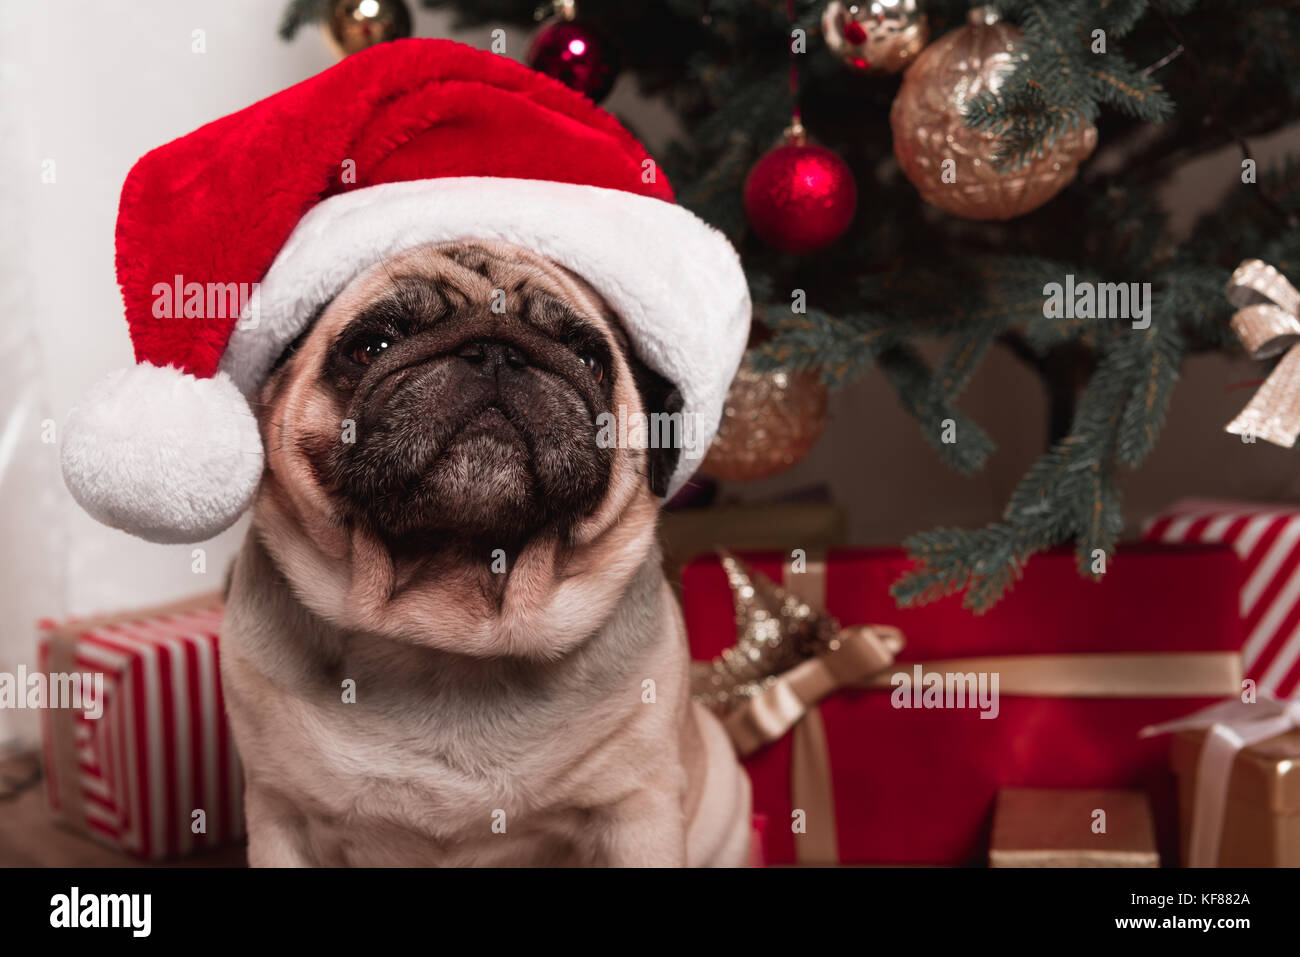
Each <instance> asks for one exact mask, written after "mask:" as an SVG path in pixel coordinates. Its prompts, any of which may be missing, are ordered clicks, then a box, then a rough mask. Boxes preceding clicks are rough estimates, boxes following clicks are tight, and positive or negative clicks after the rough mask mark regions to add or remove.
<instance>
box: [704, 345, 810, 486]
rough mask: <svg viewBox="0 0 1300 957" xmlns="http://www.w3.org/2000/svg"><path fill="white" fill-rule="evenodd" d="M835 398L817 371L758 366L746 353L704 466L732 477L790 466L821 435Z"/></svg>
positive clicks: (768, 472)
mask: <svg viewBox="0 0 1300 957" xmlns="http://www.w3.org/2000/svg"><path fill="white" fill-rule="evenodd" d="M829 404H830V396H829V392H828V390H827V388H826V386H825V384H824V383H823V382H822V381H821V377H820V376H819V375H818V374H817V373H816V372H814V371H801V372H786V371H779V372H758V371H757V370H755V369H754V366H753V363H751V362H750V360H749V357H748V356H746V357H745V361H744V362H742V363H741V365H740V370H739V371H738V372H737V373H736V378H735V379H733V380H732V383H731V388H730V390H729V391H728V392H727V401H726V404H725V405H724V407H723V410H722V423H721V425H720V426H719V427H718V435H717V438H715V439H714V440H713V445H711V446H710V447H709V454H708V455H707V456H705V458H704V462H703V464H701V466H700V471H702V472H704V473H705V474H706V475H712V476H713V477H714V478H717V479H722V480H723V481H727V482H750V481H754V480H756V479H762V478H768V477H769V476H772V475H776V474H778V473H780V472H783V471H785V470H786V469H788V468H790V467H791V466H792V465H795V464H796V463H798V462H799V461H801V460H802V459H803V457H804V456H805V455H807V454H808V452H809V450H810V449H811V448H812V447H813V445H814V444H815V443H816V442H817V440H818V439H819V438H821V434H822V432H824V431H825V430H826V421H827V408H828V406H829Z"/></svg>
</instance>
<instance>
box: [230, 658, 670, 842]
mask: <svg viewBox="0 0 1300 957" xmlns="http://www.w3.org/2000/svg"><path fill="white" fill-rule="evenodd" d="M231 667H232V668H236V669H239V668H240V664H239V662H238V661H237V659H234V658H233V657H232V661H231ZM246 667H247V666H246ZM331 671H332V672H333V676H334V677H337V675H339V674H349V675H356V676H357V677H356V678H353V679H348V678H343V679H341V680H339V681H337V682H336V681H334V680H333V678H330V679H329V680H326V678H325V677H324V676H322V675H319V674H318V675H315V676H314V677H313V680H310V681H303V682H302V683H301V684H300V685H299V686H297V687H294V688H291V689H286V688H283V687H279V688H267V687H265V686H266V685H267V684H269V682H268V679H267V678H266V676H265V675H256V676H255V675H249V674H246V673H245V674H241V675H240V676H239V677H238V678H237V680H236V681H234V682H233V685H234V686H236V688H237V689H238V690H237V691H235V694H236V695H237V696H239V697H236V698H235V699H233V700H232V701H231V705H232V707H231V711H232V719H233V720H235V722H236V733H237V735H238V739H239V744H240V748H241V751H244V752H246V758H245V760H246V764H247V766H248V768H249V775H250V784H251V785H253V786H257V785H258V784H259V783H261V782H259V781H258V778H263V779H265V783H266V784H267V786H270V787H274V788H275V789H276V790H277V791H279V792H281V793H283V794H284V795H286V796H289V797H290V799H291V800H292V802H293V804H294V806H295V808H296V809H297V811H298V818H299V820H300V821H301V826H302V827H303V828H304V829H305V831H306V832H307V844H308V845H309V846H310V847H312V848H313V849H314V851H315V853H316V854H318V855H319V856H320V857H321V859H322V862H323V863H348V864H400V863H429V862H430V861H432V860H437V861H440V862H442V861H446V862H450V861H457V860H461V861H463V862H465V863H471V862H473V863H484V862H486V861H490V860H492V859H494V858H495V857H496V856H497V855H498V854H499V855H500V859H501V861H502V862H515V863H517V862H519V861H521V860H525V859H531V860H534V861H536V862H538V863H543V862H551V863H560V862H563V863H584V862H586V861H587V860H588V859H589V858H590V855H591V854H592V851H591V846H592V845H593V843H598V842H599V835H598V830H599V824H598V823H596V822H597V819H598V818H599V816H600V811H601V809H602V807H605V806H608V805H612V804H614V803H616V802H617V801H618V800H620V799H621V798H623V797H624V796H625V795H626V792H627V791H628V790H629V789H635V788H636V787H637V786H638V783H637V778H638V770H639V768H638V764H639V762H640V758H639V756H638V752H639V753H640V754H642V755H644V754H653V753H655V752H656V751H658V750H660V748H661V746H662V742H663V741H664V740H665V739H666V738H667V737H668V736H669V735H670V733H671V732H670V728H671V725H672V722H671V719H670V714H671V705H669V707H655V708H647V707H646V706H644V705H643V704H642V703H641V701H640V696H639V690H640V685H639V682H633V683H632V684H631V685H630V686H629V687H628V688H627V689H626V690H623V689H614V691H613V693H612V694H609V695H606V696H604V697H603V699H601V700H599V701H595V702H593V701H592V700H590V699H588V700H585V701H581V702H579V701H567V700H565V699H564V698H563V697H562V696H560V695H558V694H557V693H556V692H555V691H554V689H537V688H528V687H517V686H510V685H508V684H506V685H504V686H497V687H494V688H487V689H485V688H482V687H479V688H455V689H454V690H449V688H448V687H447V686H446V685H445V684H442V683H439V682H433V683H432V687H431V688H430V692H429V693H427V694H421V693H420V690H419V688H418V684H419V682H418V681H416V682H407V681H399V682H397V684H396V685H395V684H394V683H393V682H394V678H393V675H394V674H395V673H397V674H400V673H401V671H400V669H397V670H396V672H395V671H394V669H393V668H392V663H391V662H386V661H382V662H371V661H361V660H356V659H354V658H349V659H347V660H345V661H344V663H343V666H342V668H341V669H331ZM350 680H351V681H353V682H354V684H355V686H353V685H350V684H348V682H349V681H350ZM452 684H455V682H452ZM336 688H337V689H338V690H337V693H336V692H335V689H336ZM250 693H251V694H252V695H255V696H256V698H257V699H259V700H257V701H256V702H255V703H254V702H252V701H248V700H240V699H241V698H245V697H247V696H249V695H250ZM366 695H370V696H371V697H372V699H373V700H371V701H367V700H366ZM663 704H665V705H668V704H669V703H668V702H664V703H663ZM577 713H583V714H584V718H583V721H582V722H581V726H580V727H575V726H574V724H573V720H572V716H573V715H574V714H577ZM566 716H567V717H566ZM612 731H618V732H620V733H615V734H612V735H611V734H610V733H608V732H612ZM615 767H618V768H620V772H619V773H617V774H612V773H610V772H611V770H612V769H614V768H615ZM644 773H646V774H650V773H652V769H651V768H649V767H646V768H645V769H644ZM615 782H617V783H615Z"/></svg>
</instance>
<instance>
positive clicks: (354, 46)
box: [324, 0, 411, 60]
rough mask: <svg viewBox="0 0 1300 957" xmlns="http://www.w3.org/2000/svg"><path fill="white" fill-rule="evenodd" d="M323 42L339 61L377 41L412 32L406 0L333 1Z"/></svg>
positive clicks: (326, 22)
mask: <svg viewBox="0 0 1300 957" xmlns="http://www.w3.org/2000/svg"><path fill="white" fill-rule="evenodd" d="M324 27H325V42H326V44H327V45H328V46H329V48H330V50H331V51H332V52H333V53H334V55H335V56H336V57H338V58H339V59H340V60H341V59H343V58H344V57H346V56H351V55H352V54H353V53H359V52H360V51H362V50H365V49H367V48H369V47H372V46H375V45H376V44H378V43H387V42H388V41H389V40H400V39H402V38H403V37H409V36H410V35H411V10H410V8H409V7H408V6H407V5H406V2H405V0H334V2H333V3H332V4H331V5H330V11H329V15H328V16H327V17H326V19H325V23H324Z"/></svg>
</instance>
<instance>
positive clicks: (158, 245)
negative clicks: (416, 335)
mask: <svg viewBox="0 0 1300 957" xmlns="http://www.w3.org/2000/svg"><path fill="white" fill-rule="evenodd" d="M461 239H484V240H503V241H506V242H511V243H516V244H518V245H521V246H526V247H528V248H529V249H533V250H535V251H537V252H538V253H540V254H541V255H543V256H546V257H548V258H549V259H551V260H553V261H554V262H556V263H558V264H559V265H561V266H563V267H566V268H567V269H569V270H571V271H573V272H574V273H577V274H578V275H579V276H581V277H582V278H584V279H585V280H586V281H587V282H588V283H590V284H591V286H592V287H594V288H595V289H596V291H597V292H599V293H600V294H601V295H602V296H603V297H604V298H605V300H606V301H607V302H608V303H609V305H610V306H611V307H612V308H613V309H614V311H615V312H616V313H617V314H618V316H619V319H620V320H621V322H622V323H623V325H624V327H625V329H626V330H627V333H628V335H629V337H630V339H631V340H632V344H633V348H634V349H635V350H636V352H637V354H638V355H639V356H640V358H641V359H642V361H644V362H645V363H646V364H647V365H649V366H650V367H651V368H653V369H654V370H656V371H657V372H659V373H660V374H662V375H663V376H665V377H666V378H668V379H669V380H670V381H671V382H672V383H673V384H674V385H676V386H677V388H678V389H679V390H680V391H681V393H682V398H683V412H684V413H686V414H689V415H692V416H694V421H695V422H696V423H697V424H698V426H699V432H700V433H701V434H699V435H698V436H697V439H698V440H699V441H700V442H701V443H702V445H701V446H700V447H701V448H706V447H707V443H708V442H710V441H711V440H712V438H713V434H714V431H715V430H716V425H717V422H718V419H719V418H720V416H721V411H722V404H723V399H724V397H725V394H726V390H727V386H728V384H729V383H730V381H731V379H732V377H733V375H734V374H735V371H736V367H737V366H738V364H739V362H740V357H741V354H742V352H743V350H744V345H745V339H746V334H747V330H748V327H749V320H750V304H749V294H748V290H747V287H746V283H745V278H744V275H743V273H742V271H741V268H740V264H739V262H738V260H737V258H736V254H735V251H734V250H733V249H732V248H731V246H730V244H729V243H728V242H727V240H726V239H725V237H723V236H722V235H721V234H720V233H718V232H717V231H716V230H714V229H712V228H711V227H710V226H708V225H706V224H705V223H704V222H702V221H701V220H700V219H698V218H697V217H695V216H694V215H693V214H691V213H690V212H688V211H686V210H685V209H683V208H682V207H680V206H677V205H676V204H675V203H674V202H673V194H672V189H671V187H670V186H669V184H668V182H667V180H666V179H665V177H664V175H663V173H662V172H660V171H659V170H658V169H657V168H656V167H655V165H654V162H653V161H652V160H651V159H650V158H649V157H648V156H647V155H646V153H645V150H644V149H643V148H642V147H641V145H640V144H639V143H637V141H636V140H635V139H633V137H632V136H631V135H629V134H628V133H627V132H626V131H625V130H624V129H623V128H622V127H621V126H620V125H619V124H618V122H617V121H616V120H614V118H613V117H611V116H610V115H609V114H607V113H605V112H604V111H602V110H600V109H598V108H597V107H595V106H593V105H592V104H591V103H590V102H589V101H587V100H586V99H584V98H583V97H582V96H580V95H579V94H577V93H575V92H573V91H571V90H569V89H568V88H566V87H564V86H562V85H561V84H559V83H557V82H555V81H554V80H552V79H550V78H549V77H546V76H543V75H541V74H538V73H535V72H533V71H532V70H529V69H527V68H525V67H523V66H520V65H519V64H517V63H515V62H513V61H511V60H508V59H506V58H504V57H500V56H496V55H494V54H491V53H486V52H483V51H479V50H475V49H473V48H471V47H467V46H463V45H461V44H458V43H452V42H449V41H445V40H403V41H397V42H393V43H385V44H381V45H379V46H376V47H374V48H372V49H370V50H367V51H364V52H362V53H358V54H355V55H353V56H350V57H348V58H347V59H345V60H344V61H343V62H341V63H339V64H338V65H337V66H335V67H333V68H331V69H329V70H326V71H325V72H323V73H321V74H319V75H317V76H314V77H312V78H311V79H309V80H306V81H304V82H302V83H299V84H298V85H297V86H293V87H290V88H289V89H287V90H284V91H282V92H280V93H277V94H275V95H274V96H271V97H269V98H268V99H265V100H263V101H261V102H260V103H256V104H254V105H253V106H250V107H249V108H247V109H245V110H241V111H240V112H238V113H234V114H232V115H230V116H227V117H224V118H223V119H220V120H217V121H215V122H213V123H209V124H208V125H207V126H204V127H202V128H201V129H199V130H196V131H195V132H193V133H190V134H189V135H188V136H183V137H181V138H180V139H178V140H175V141H173V142H171V143H169V144H167V145H166V146H162V147H160V148H158V149H156V150H154V151H153V152H151V153H149V154H148V155H146V156H145V157H144V158H143V159H141V160H140V161H139V162H138V163H136V165H135V167H134V168H133V169H132V170H131V172H130V174H129V175H128V176H127V179H126V184H125V186H124V187H123V189H122V198H121V204H120V207H119V210H118V220H117V275H118V282H119V283H120V284H121V287H122V296H123V300H124V302H125V305H126V320H127V324H128V326H129V327H130V332H131V340H132V342H133V343H134V345H135V357H136V362H137V365H135V366H134V367H132V368H129V369H125V370H121V371H118V372H115V373H113V374H111V375H110V376H108V378H107V379H105V380H104V381H102V382H101V383H100V384H99V385H98V386H96V387H95V388H93V389H92V390H91V391H90V392H89V393H88V394H87V395H86V396H85V397H84V398H83V399H82V401H81V402H80V403H78V404H77V406H76V407H75V408H74V409H73V410H72V412H71V414H70V416H69V419H68V425H67V429H66V432H65V435H64V441H63V455H62V459H63V474H64V478H65V480H66V481H67V484H68V487H69V489H71V491H72V494H73V496H74V497H75V498H76V499H77V501H78V502H80V503H81V505H82V506H83V507H84V508H85V509H86V511H88V512H89V513H90V514H91V515H93V516H94V517H95V518H97V519H99V520H100V521H102V522H104V523H105V524H108V525H111V526H113V527H115V528H120V529H124V530H126V531H128V532H131V533H133V534H135V535H139V536H140V537H142V538H146V539H149V540H151V541H156V542H192V541H200V540H202V539H205V538H209V537H211V536H213V535H215V534H216V533H218V532H220V531H221V530H222V529H224V528H226V527H227V526H229V525H230V524H231V523H233V522H234V521H235V520H236V519H237V518H238V517H239V515H240V514H241V513H242V512H243V511H244V510H245V509H246V508H247V506H248V504H249V502H250V501H251V499H252V496H253V493H254V492H255V491H256V488H257V483H258V481H259V479H260V477H261V474H262V464H263V452H262V447H261V440H260V438H259V436H258V431H257V424H256V420H255V419H254V417H253V414H252V412H251V410H250V408H249V406H248V403H247V397H248V396H251V395H252V394H253V392H254V391H255V390H256V389H257V387H258V386H259V385H260V384H261V383H262V382H263V381H264V380H265V378H266V376H267V374H268V372H269V370H270V369H271V367H272V365H273V364H274V363H275V360H276V358H277V357H278V356H279V355H280V354H281V353H282V352H283V350H284V349H285V347H286V346H287V345H288V344H289V343H291V342H292V341H293V340H294V339H295V338H297V337H298V335H299V334H301V333H302V332H303V330H304V329H306V328H307V326H308V325H309V324H310V322H311V321H312V318H313V316H314V315H316V314H317V313H318V310H319V309H320V308H321V307H322V306H323V305H324V304H325V303H327V302H328V301H329V300H330V299H331V298H333V297H334V296H335V295H337V294H338V293H339V292H340V291H341V290H342V289H343V287H344V286H345V285H346V284H347V283H348V282H349V281H350V280H352V279H353V278H354V277H355V276H357V275H358V274H359V273H361V272H362V271H363V270H365V269H367V268H368V267H369V266H371V265H373V264H375V263H377V262H379V261H380V260H382V259H386V258H388V257H390V256H392V255H394V254H395V253H398V252H400V251H401V250H403V249H407V248H410V247H412V246H416V245H420V244H423V243H430V242H440V241H451V240H461ZM697 461H698V459H691V458H690V457H689V456H686V455H682V456H681V457H680V459H679V463H678V466H677V470H676V472H675V473H674V475H673V480H672V483H671V489H672V490H676V489H678V488H680V487H681V486H682V484H684V483H685V481H686V479H687V478H688V477H689V476H690V473H691V471H692V470H693V468H694V465H695V464H696V462H697ZM670 494H671V492H670Z"/></svg>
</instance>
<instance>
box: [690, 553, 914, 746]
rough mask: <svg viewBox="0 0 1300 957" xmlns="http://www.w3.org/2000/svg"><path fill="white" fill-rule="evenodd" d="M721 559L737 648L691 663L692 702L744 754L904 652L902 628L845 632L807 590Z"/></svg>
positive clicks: (854, 627)
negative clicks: (723, 729)
mask: <svg viewBox="0 0 1300 957" xmlns="http://www.w3.org/2000/svg"><path fill="white" fill-rule="evenodd" d="M721 557H722V567H723V570H724V571H726V573H727V584H728V586H729V587H730V588H731V600H732V605H733V607H734V608H735V611H736V618H735V621H736V643H735V644H734V645H732V646H731V647H730V648H727V649H725V650H724V651H723V652H722V654H721V655H719V656H718V657H717V658H715V659H714V660H713V661H711V662H702V661H697V662H693V663H692V664H691V696H692V697H693V698H694V699H695V700H696V701H698V702H699V703H700V704H702V705H704V706H705V707H706V708H708V709H709V710H711V711H713V712H714V713H715V714H717V715H718V716H719V717H721V718H723V723H724V725H725V727H726V729H727V732H728V733H729V734H730V735H731V736H732V740H733V743H734V744H735V745H736V747H737V748H738V750H739V751H740V753H741V754H750V753H752V752H754V751H755V750H757V748H758V747H760V746H762V745H763V744H769V743H771V742H772V741H774V740H776V739H777V738H779V737H780V736H781V735H782V734H784V733H785V731H786V730H788V728H789V726H790V725H792V724H794V723H795V722H797V721H798V720H799V719H800V718H801V717H803V715H804V714H805V713H807V711H808V710H809V709H812V708H815V707H816V705H817V703H818V702H819V701H821V700H822V699H823V698H825V697H826V696H827V695H829V694H831V693H832V692H834V691H835V690H836V689H837V688H841V687H850V686H852V685H853V684H855V683H857V682H859V681H866V680H869V679H871V678H872V677H873V676H879V675H880V674H881V672H883V671H884V670H885V669H886V668H888V667H889V666H890V665H892V664H893V662H894V658H895V656H897V655H898V653H899V652H900V651H902V650H903V646H904V640H903V633H902V632H901V631H899V630H898V629H897V628H891V627H889V626H887V625H849V626H847V627H843V626H841V625H840V623H839V622H838V621H836V620H835V618H834V617H832V616H831V615H830V614H828V613H827V612H826V611H825V610H824V606H823V605H821V604H818V605H814V604H813V603H812V602H811V601H809V600H807V599H806V597H804V596H802V594H795V592H803V591H804V590H805V589H803V588H796V587H794V585H793V584H787V587H785V588H782V587H781V586H779V585H777V584H776V583H775V582H773V581H772V580H771V579H770V578H768V577H767V576H766V575H764V574H762V573H761V572H758V571H755V570H754V569H752V568H750V567H749V566H748V565H746V564H745V563H744V562H742V561H741V560H740V559H738V558H736V557H735V556H733V555H730V554H728V553H727V552H725V551H724V552H721ZM809 571H810V572H811V569H809ZM810 577H812V576H810ZM764 699H769V700H764Z"/></svg>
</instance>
